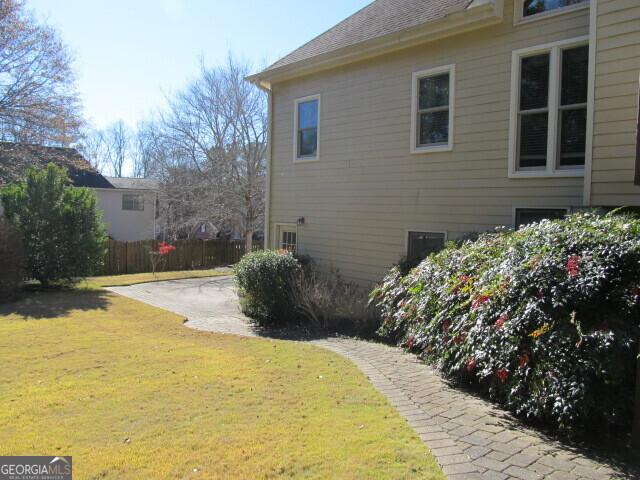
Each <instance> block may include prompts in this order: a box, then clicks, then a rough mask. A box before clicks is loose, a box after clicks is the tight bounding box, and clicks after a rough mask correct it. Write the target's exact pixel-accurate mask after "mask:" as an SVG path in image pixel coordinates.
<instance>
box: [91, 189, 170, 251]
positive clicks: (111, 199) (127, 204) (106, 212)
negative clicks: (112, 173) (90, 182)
mask: <svg viewBox="0 0 640 480" xmlns="http://www.w3.org/2000/svg"><path fill="white" fill-rule="evenodd" d="M105 178H106V179H107V180H108V181H109V183H110V184H111V185H112V186H113V188H96V194H97V196H98V204H99V205H100V208H101V209H102V212H103V220H104V223H105V224H106V225H107V231H108V232H109V236H110V237H111V238H113V239H115V240H122V241H128V242H132V241H136V240H151V239H155V238H156V212H157V207H158V190H159V188H160V184H159V183H158V181H157V180H151V179H148V178H116V177H105Z"/></svg>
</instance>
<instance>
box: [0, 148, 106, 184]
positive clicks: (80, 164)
mask: <svg viewBox="0 0 640 480" xmlns="http://www.w3.org/2000/svg"><path fill="white" fill-rule="evenodd" d="M49 163H53V164H55V165H58V166H60V167H65V168H66V169H67V170H68V171H69V178H70V179H71V181H72V182H73V185H74V186H76V187H91V188H113V186H112V185H111V184H110V183H109V182H108V181H107V179H106V178H104V177H103V176H102V175H100V174H99V173H98V172H97V171H96V170H95V169H94V168H93V167H92V166H91V165H90V164H89V162H87V161H86V160H85V159H84V157H83V156H82V155H80V153H78V151H77V150H76V149H75V148H62V147H44V146H41V145H28V144H24V143H13V142H0V185H2V184H7V183H12V182H16V181H20V180H23V179H24V178H25V176H26V174H27V169H28V168H29V167H35V168H44V167H46V166H47V165H48V164H49Z"/></svg>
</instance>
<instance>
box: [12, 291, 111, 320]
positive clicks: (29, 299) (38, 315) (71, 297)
mask: <svg viewBox="0 0 640 480" xmlns="http://www.w3.org/2000/svg"><path fill="white" fill-rule="evenodd" d="M108 295H109V292H105V291H78V290H53V289H51V290H42V289H30V290H28V291H25V292H24V294H23V295H22V297H21V298H19V299H17V300H15V301H13V302H11V303H6V304H2V305H0V317H2V316H5V315H19V316H21V317H23V318H24V320H43V319H49V318H55V317H60V316H63V315H66V314H68V313H69V312H71V311H73V310H81V311H89V310H105V309H106V308H107V306H108V305H109V303H110V301H109V299H108Z"/></svg>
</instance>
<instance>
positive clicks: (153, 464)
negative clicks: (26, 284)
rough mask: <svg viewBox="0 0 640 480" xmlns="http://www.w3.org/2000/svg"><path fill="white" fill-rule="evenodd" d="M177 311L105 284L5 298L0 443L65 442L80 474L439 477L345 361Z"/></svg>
mask: <svg viewBox="0 0 640 480" xmlns="http://www.w3.org/2000/svg"><path fill="white" fill-rule="evenodd" d="M182 321H183V319H182V318H181V317H179V316H176V315H174V314H171V313H169V312H166V311H163V310H159V309H156V308H153V307H150V306H147V305H145V304H142V303H139V302H136V301H133V300H130V299H127V298H124V297H120V296H118V295H115V294H111V293H108V292H105V291H85V292H73V291H67V292H57V293H32V294H30V296H28V297H26V298H25V299H23V300H22V301H20V302H16V303H13V304H8V305H4V306H0V378H2V388H0V425H1V426H2V427H1V428H0V455H27V454H41V455H58V454H64V455H73V457H74V470H75V472H74V473H75V474H76V475H75V476H76V477H77V478H83V479H84V478H92V479H96V478H107V479H110V478H114V479H115V478H118V479H120V478H124V479H139V478H163V479H165V478H176V479H178V478H180V479H199V478H203V479H204V478H283V477H288V478H291V477H295V478H345V479H362V478H384V479H387V478H422V479H425V478H426V479H438V480H442V479H444V476H443V474H442V473H441V472H440V470H439V469H438V468H437V466H436V464H435V461H434V459H433V457H431V456H430V454H429V453H428V451H427V449H426V448H425V447H424V445H423V444H422V443H421V441H420V440H419V439H418V437H417V436H416V435H415V434H414V433H413V431H412V430H411V429H410V428H409V427H408V426H407V424H406V422H405V421H404V420H403V419H402V418H401V417H400V416H399V415H398V413H397V412H396V411H395V410H394V409H393V408H392V407H391V406H390V405H389V404H388V402H387V401H386V400H385V399H384V397H382V396H381V395H380V394H379V393H378V392H377V391H375V390H374V388H373V387H372V386H371V385H370V384H369V382H368V381H367V379H366V378H365V377H364V376H363V375H362V374H361V373H360V372H359V371H358V370H357V368H356V367H355V366H354V365H353V364H351V363H350V362H348V361H346V360H344V359H342V358H341V357H339V356H337V355H335V354H333V353H330V352H328V351H324V350H322V349H319V348H315V347H312V346H309V345H305V344H301V343H293V342H282V341H271V340H265V339H249V338H240V337H235V336H230V335H218V334H212V333H205V332H198V331H194V330H190V329H188V328H186V327H184V326H183V325H182Z"/></svg>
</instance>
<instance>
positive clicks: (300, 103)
mask: <svg viewBox="0 0 640 480" xmlns="http://www.w3.org/2000/svg"><path fill="white" fill-rule="evenodd" d="M293 123H294V132H295V137H294V142H293V143H294V152H293V159H294V161H297V162H304V161H310V160H317V159H318V158H319V150H320V147H319V140H320V95H312V96H310V97H304V98H299V99H297V100H296V101H295V113H294V120H293Z"/></svg>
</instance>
